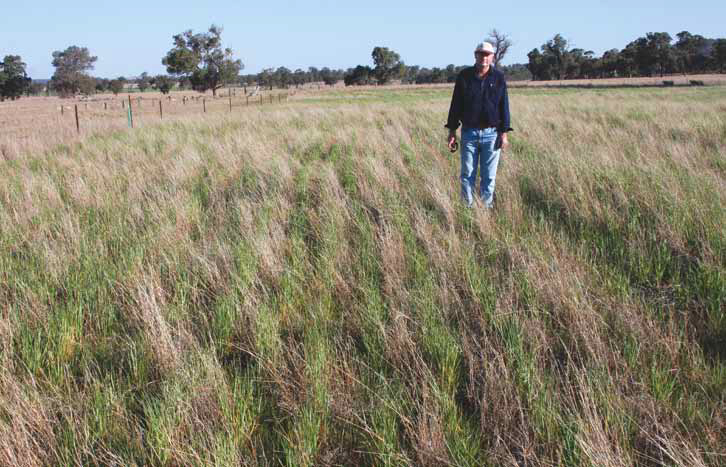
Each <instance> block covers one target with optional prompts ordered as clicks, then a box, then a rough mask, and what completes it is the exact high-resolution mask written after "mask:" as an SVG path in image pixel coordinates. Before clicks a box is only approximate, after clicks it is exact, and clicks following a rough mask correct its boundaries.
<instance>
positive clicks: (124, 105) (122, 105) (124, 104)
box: [121, 99, 126, 109]
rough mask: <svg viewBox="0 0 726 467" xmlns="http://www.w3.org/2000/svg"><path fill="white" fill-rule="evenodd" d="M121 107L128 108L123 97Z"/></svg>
mask: <svg viewBox="0 0 726 467" xmlns="http://www.w3.org/2000/svg"><path fill="white" fill-rule="evenodd" d="M121 108H122V109H125V108H126V101H125V100H123V99H121Z"/></svg>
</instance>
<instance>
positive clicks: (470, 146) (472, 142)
mask: <svg viewBox="0 0 726 467" xmlns="http://www.w3.org/2000/svg"><path fill="white" fill-rule="evenodd" d="M496 140H497V130H496V128H485V129H478V128H467V127H463V128H462V129H461V197H462V198H463V200H464V202H465V203H466V204H467V206H471V205H472V204H473V203H474V197H473V196H472V191H473V190H476V173H477V169H479V167H481V169H480V173H481V186H480V188H479V196H480V197H481V200H482V201H483V202H484V205H485V206H486V207H488V208H491V207H492V203H493V202H494V180H495V179H496V176H497V167H499V153H500V150H499V149H494V145H495V143H496Z"/></svg>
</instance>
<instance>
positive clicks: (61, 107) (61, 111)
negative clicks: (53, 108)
mask: <svg viewBox="0 0 726 467" xmlns="http://www.w3.org/2000/svg"><path fill="white" fill-rule="evenodd" d="M63 107H64V105H63V104H61V115H63Z"/></svg>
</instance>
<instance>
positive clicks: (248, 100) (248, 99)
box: [245, 96, 250, 105]
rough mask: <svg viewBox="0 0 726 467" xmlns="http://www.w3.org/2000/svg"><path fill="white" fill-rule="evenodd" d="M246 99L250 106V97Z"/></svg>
mask: <svg viewBox="0 0 726 467" xmlns="http://www.w3.org/2000/svg"><path fill="white" fill-rule="evenodd" d="M245 99H247V105H250V96H245Z"/></svg>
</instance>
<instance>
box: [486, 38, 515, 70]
mask: <svg viewBox="0 0 726 467" xmlns="http://www.w3.org/2000/svg"><path fill="white" fill-rule="evenodd" d="M487 41H488V42H491V44H492V45H493V46H494V50H495V52H494V66H495V67H497V68H498V67H499V63H500V62H501V61H502V60H503V59H504V56H505V55H507V51H509V48H510V47H511V46H512V40H511V39H510V38H509V36H508V35H507V34H505V33H503V32H500V31H497V30H496V29H492V30H491V31H490V32H489V37H488V38H487Z"/></svg>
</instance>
